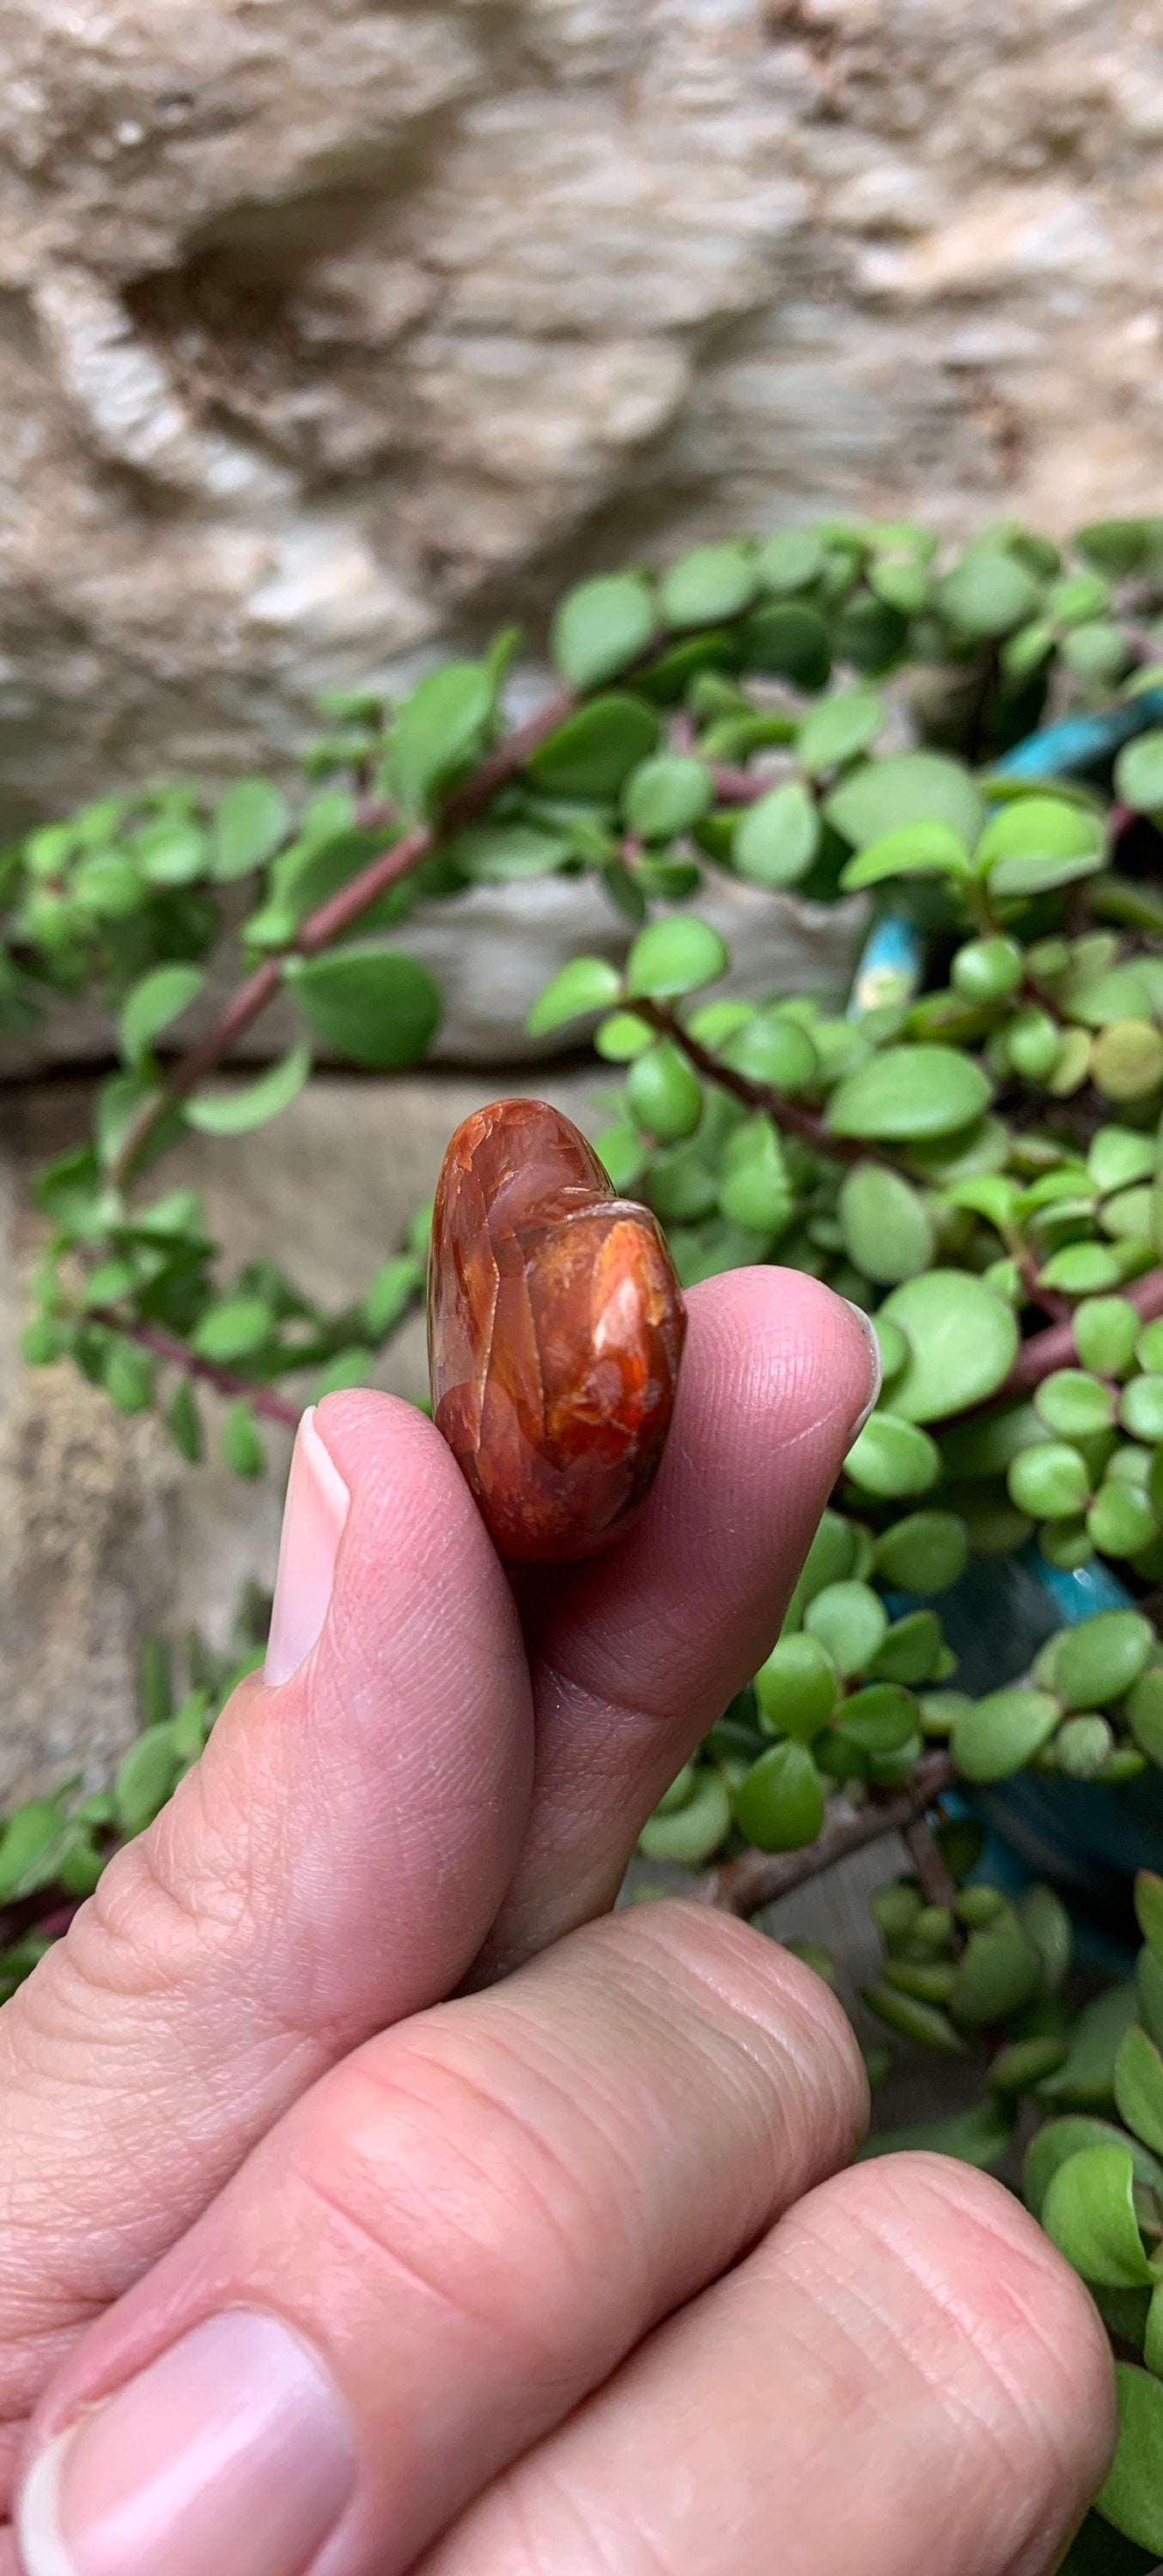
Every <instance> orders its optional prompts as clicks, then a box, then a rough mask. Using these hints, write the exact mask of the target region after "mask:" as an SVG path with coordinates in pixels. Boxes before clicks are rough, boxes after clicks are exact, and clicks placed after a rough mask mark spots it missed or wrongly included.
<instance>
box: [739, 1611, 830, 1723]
mask: <svg viewBox="0 0 1163 2576" xmlns="http://www.w3.org/2000/svg"><path fill="white" fill-rule="evenodd" d="M754 1688H755V1697H756V1699H757V1701H758V1703H759V1710H760V1715H761V1717H762V1718H764V1719H766V1720H767V1721H768V1722H769V1723H770V1724H771V1725H772V1726H773V1727H777V1728H778V1730H779V1732H780V1733H781V1734H782V1735H791V1736H794V1737H795V1738H796V1741H797V1742H798V1743H800V1744H810V1743H811V1741H812V1738H813V1736H815V1735H818V1734H819V1732H820V1728H821V1727H822V1726H826V1725H827V1723H828V1719H829V1718H830V1717H831V1714H832V1711H833V1709H834V1707H835V1705H836V1691H837V1676H836V1667H835V1665H834V1664H833V1662H832V1659H831V1656H830V1655H829V1654H827V1653H826V1651H825V1649H824V1647H823V1646H822V1645H821V1644H820V1641H819V1639H818V1637H811V1636H808V1635H796V1636H790V1637H787V1636H785V1637H781V1638H780V1639H779V1642H778V1644H777V1645H775V1646H773V1647H772V1650H771V1653H770V1655H769V1656H768V1658H767V1661H766V1663H765V1664H761V1665H760V1668H759V1671H758V1672H757V1674H756V1676H755V1684H754Z"/></svg>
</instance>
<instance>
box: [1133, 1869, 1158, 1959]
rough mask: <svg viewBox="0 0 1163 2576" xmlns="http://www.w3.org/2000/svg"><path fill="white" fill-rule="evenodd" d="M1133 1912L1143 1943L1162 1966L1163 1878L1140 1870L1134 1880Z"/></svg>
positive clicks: (1151, 1872) (1151, 1871)
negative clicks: (1135, 1915)
mask: <svg viewBox="0 0 1163 2576" xmlns="http://www.w3.org/2000/svg"><path fill="white" fill-rule="evenodd" d="M1135 1912H1136V1914H1137V1916H1138V1918H1139V1930H1140V1931H1141V1933H1142V1935H1143V1939H1144V1941H1146V1943H1147V1944H1148V1947H1149V1948H1150V1949H1151V1950H1152V1951H1153V1952H1154V1955H1155V1957H1156V1959H1157V1960H1158V1961H1159V1962H1160V1965H1163V1878H1161V1877H1159V1875H1158V1874H1157V1872H1156V1871H1155V1870H1152V1869H1141V1870H1140V1871H1139V1873H1138V1876H1137V1878H1136V1880H1135Z"/></svg>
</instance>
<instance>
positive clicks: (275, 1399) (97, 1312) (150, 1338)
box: [91, 1306, 302, 1431]
mask: <svg viewBox="0 0 1163 2576" xmlns="http://www.w3.org/2000/svg"><path fill="white" fill-rule="evenodd" d="M91 1320H92V1321H93V1323H95V1324H107V1325H108V1326H109V1328H110V1330H111V1331H112V1332H115V1333H120V1334H121V1335H122V1336H123V1338H124V1339H125V1340H126V1341H127V1342H136V1343H137V1344H138V1346H139V1348H140V1349H141V1350H143V1351H152V1352H153V1354H154V1357H155V1358H156V1359H159V1360H165V1361H166V1362H167V1363H168V1365H169V1366H170V1367H171V1368H179V1369H182V1370H183V1371H184V1373H185V1375H186V1376H187V1377H194V1378H200V1379H201V1380H202V1383H203V1384H204V1385H205V1386H212V1387H213V1388H214V1391H215V1394H216V1395H225V1396H229V1397H230V1398H231V1399H232V1401H237V1400H238V1399H239V1398H241V1400H242V1402H243V1403H244V1404H249V1405H250V1406H251V1407H252V1409H253V1411H254V1412H255V1413H261V1414H262V1415H263V1416H264V1418H265V1420H266V1421H267V1422H280V1423H282V1425H283V1427H284V1429H285V1430H287V1431H295V1430H297V1428H298V1423H299V1415H300V1413H301V1411H302V1407H301V1406H300V1405H297V1404H289V1403H288V1401H287V1399H286V1397H285V1396H282V1395H276V1394H275V1393H274V1390H273V1388H271V1387H266V1386H251V1385H249V1384H248V1382H247V1380H246V1379H245V1378H241V1377H235V1375H234V1372H233V1370H232V1369H224V1368H218V1367H216V1365H215V1363H214V1361H213V1360H204V1359H202V1358H201V1357H200V1355H199V1353H198V1352H197V1351H191V1350H189V1349H188V1348H187V1346H186V1344H185V1342H179V1341H176V1340H175V1339H174V1337H173V1335H172V1334H170V1333H163V1332H159V1331H158V1329H157V1327H156V1326H155V1325H153V1324H137V1323H129V1322H125V1321H124V1320H123V1319H122V1317H121V1316H120V1315H118V1314H116V1313H115V1312H114V1309H113V1308H112V1307H111V1306H110V1307H104V1306H96V1307H94V1309H93V1314H92V1318H91Z"/></svg>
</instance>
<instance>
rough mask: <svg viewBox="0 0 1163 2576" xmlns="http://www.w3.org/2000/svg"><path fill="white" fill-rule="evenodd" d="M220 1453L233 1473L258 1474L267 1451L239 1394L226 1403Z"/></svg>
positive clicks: (252, 1417) (248, 1409)
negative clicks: (229, 1402)
mask: <svg viewBox="0 0 1163 2576" xmlns="http://www.w3.org/2000/svg"><path fill="white" fill-rule="evenodd" d="M222 1455H223V1457H224V1458H225V1460H226V1464H227V1466H228V1467H229V1468H231V1470H232V1471H233V1473H234V1474H235V1475H236V1476H261V1474H262V1471H263V1468H264V1467H265V1465H266V1451H265V1450H264V1448H263V1445H262V1441H261V1439H260V1437H259V1432H258V1426H257V1424H256V1422H255V1418H254V1415H253V1413H252V1411H251V1408H250V1406H249V1404H246V1403H244V1402H243V1400H242V1398H241V1397H240V1398H239V1400H238V1402H237V1403H235V1404H232V1405H230V1406H228V1408H227V1412H226V1417H225V1420H224V1422H223V1425H222Z"/></svg>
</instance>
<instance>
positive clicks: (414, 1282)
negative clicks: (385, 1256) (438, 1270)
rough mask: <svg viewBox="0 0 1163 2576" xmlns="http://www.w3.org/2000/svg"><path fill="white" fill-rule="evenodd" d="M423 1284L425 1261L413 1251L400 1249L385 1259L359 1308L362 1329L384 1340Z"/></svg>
mask: <svg viewBox="0 0 1163 2576" xmlns="http://www.w3.org/2000/svg"><path fill="white" fill-rule="evenodd" d="M423 1285H424V1266H423V1263H422V1262H421V1261H418V1260H417V1259H416V1258H415V1257H414V1255H413V1254H412V1253H409V1252H398V1253H396V1254H395V1255H394V1257H393V1259H392V1260H391V1261H387V1262H385V1264H384V1267H383V1269H382V1270H381V1271H379V1272H378V1273H377V1275H376V1277H375V1278H374V1279H373V1281H372V1284H371V1287H370V1288H369V1289H368V1292H367V1295H366V1297H365V1298H364V1300H363V1303H362V1305H361V1307H360V1310H359V1320H360V1324H361V1326H362V1329H363V1330H364V1332H365V1333H367V1334H368V1335H369V1337H370V1339H371V1340H372V1341H373V1342H381V1341H383V1339H384V1337H385V1335H386V1334H388V1333H390V1332H391V1331H392V1330H393V1328H394V1326H395V1325H397V1324H398V1323H399V1322H400V1319H401V1317H402V1316H403V1315H405V1314H406V1313H407V1310H408V1307H409V1306H410V1305H411V1303H412V1300H413V1298H414V1297H415V1296H417V1295H418V1294H419V1291H420V1290H421V1288H422V1287H423Z"/></svg>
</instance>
